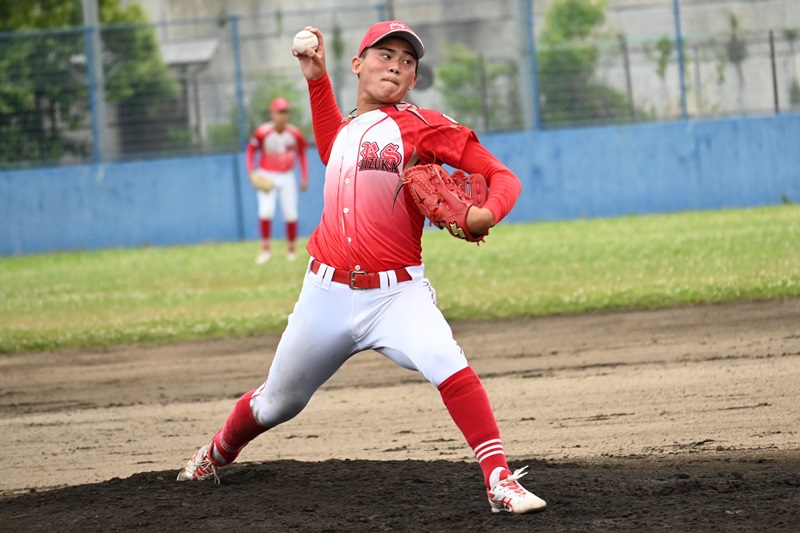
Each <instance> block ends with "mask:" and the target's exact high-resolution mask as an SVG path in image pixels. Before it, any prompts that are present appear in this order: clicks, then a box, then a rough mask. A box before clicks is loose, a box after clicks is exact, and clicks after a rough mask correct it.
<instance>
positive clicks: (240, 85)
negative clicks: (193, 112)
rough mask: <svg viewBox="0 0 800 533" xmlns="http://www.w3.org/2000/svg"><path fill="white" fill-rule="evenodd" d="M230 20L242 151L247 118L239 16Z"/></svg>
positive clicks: (245, 140)
mask: <svg viewBox="0 0 800 533" xmlns="http://www.w3.org/2000/svg"><path fill="white" fill-rule="evenodd" d="M230 19H231V41H232V43H231V44H232V45H233V63H234V69H235V71H236V108H237V110H238V115H239V128H238V133H239V148H240V149H244V144H245V142H247V131H246V127H247V117H246V114H245V109H244V81H243V79H244V78H243V76H242V50H241V46H240V45H241V43H240V41H239V16H238V15H231V17H230Z"/></svg>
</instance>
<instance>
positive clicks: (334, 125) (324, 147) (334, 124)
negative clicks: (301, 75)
mask: <svg viewBox="0 0 800 533" xmlns="http://www.w3.org/2000/svg"><path fill="white" fill-rule="evenodd" d="M308 94H309V99H310V100H311V122H312V125H313V127H314V139H315V140H316V141H317V151H318V152H319V157H320V158H321V159H322V162H323V163H324V164H326V165H327V164H328V159H329V158H330V155H331V148H332V147H333V141H334V140H335V139H336V134H337V133H339V129H340V128H341V127H342V119H343V118H344V117H343V115H342V112H341V111H340V110H339V106H338V104H337V103H336V97H335V96H334V94H333V86H332V85H331V79H330V77H329V76H328V75H327V74H325V76H323V77H321V78H319V79H316V80H308Z"/></svg>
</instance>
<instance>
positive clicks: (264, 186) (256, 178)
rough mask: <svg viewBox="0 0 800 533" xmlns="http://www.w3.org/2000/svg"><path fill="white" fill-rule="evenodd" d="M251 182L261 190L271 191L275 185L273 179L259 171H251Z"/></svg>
mask: <svg viewBox="0 0 800 533" xmlns="http://www.w3.org/2000/svg"><path fill="white" fill-rule="evenodd" d="M250 183H251V184H252V185H253V187H255V188H256V189H258V190H259V191H264V192H269V191H271V190H272V188H273V187H275V184H274V183H273V182H272V180H271V179H269V178H268V177H267V176H265V175H264V174H262V173H261V172H257V171H255V172H251V173H250Z"/></svg>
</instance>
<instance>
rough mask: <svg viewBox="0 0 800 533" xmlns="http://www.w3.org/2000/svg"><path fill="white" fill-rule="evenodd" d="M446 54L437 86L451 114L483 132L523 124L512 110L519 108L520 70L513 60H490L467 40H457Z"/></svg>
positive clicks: (438, 70)
mask: <svg viewBox="0 0 800 533" xmlns="http://www.w3.org/2000/svg"><path fill="white" fill-rule="evenodd" d="M444 56H445V59H446V61H445V63H444V64H442V65H441V66H439V67H437V68H436V75H435V82H434V86H435V87H436V89H437V90H438V91H439V92H440V94H441V95H442V97H443V98H444V107H445V111H446V112H447V113H448V114H451V115H453V117H455V118H457V119H458V121H459V122H463V123H464V124H467V125H469V126H470V127H473V128H476V129H482V130H483V131H493V130H494V131H496V130H501V129H519V128H520V127H521V122H520V121H521V117H520V116H519V113H513V112H511V111H510V110H512V109H519V94H518V92H515V90H514V87H515V85H516V81H515V79H514V78H515V75H516V71H515V69H513V68H512V65H511V64H510V63H508V62H500V63H494V62H488V61H487V60H486V58H484V56H482V55H479V54H477V53H475V52H473V51H472V50H470V49H469V48H468V47H467V45H465V44H463V43H453V44H452V45H451V46H450V47H449V48H448V49H447V50H446V51H445V53H444ZM502 80H506V81H510V82H509V83H501V81H502ZM504 87H511V89H504ZM503 110H508V111H507V112H504V111H503Z"/></svg>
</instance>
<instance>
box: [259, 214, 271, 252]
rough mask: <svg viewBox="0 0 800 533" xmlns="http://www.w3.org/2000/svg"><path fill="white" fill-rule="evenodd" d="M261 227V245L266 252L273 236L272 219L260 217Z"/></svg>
mask: <svg viewBox="0 0 800 533" xmlns="http://www.w3.org/2000/svg"><path fill="white" fill-rule="evenodd" d="M259 228H260V229H261V246H262V247H263V248H264V251H265V252H268V251H269V240H270V238H271V237H272V221H271V220H267V219H265V218H260V219H259Z"/></svg>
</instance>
